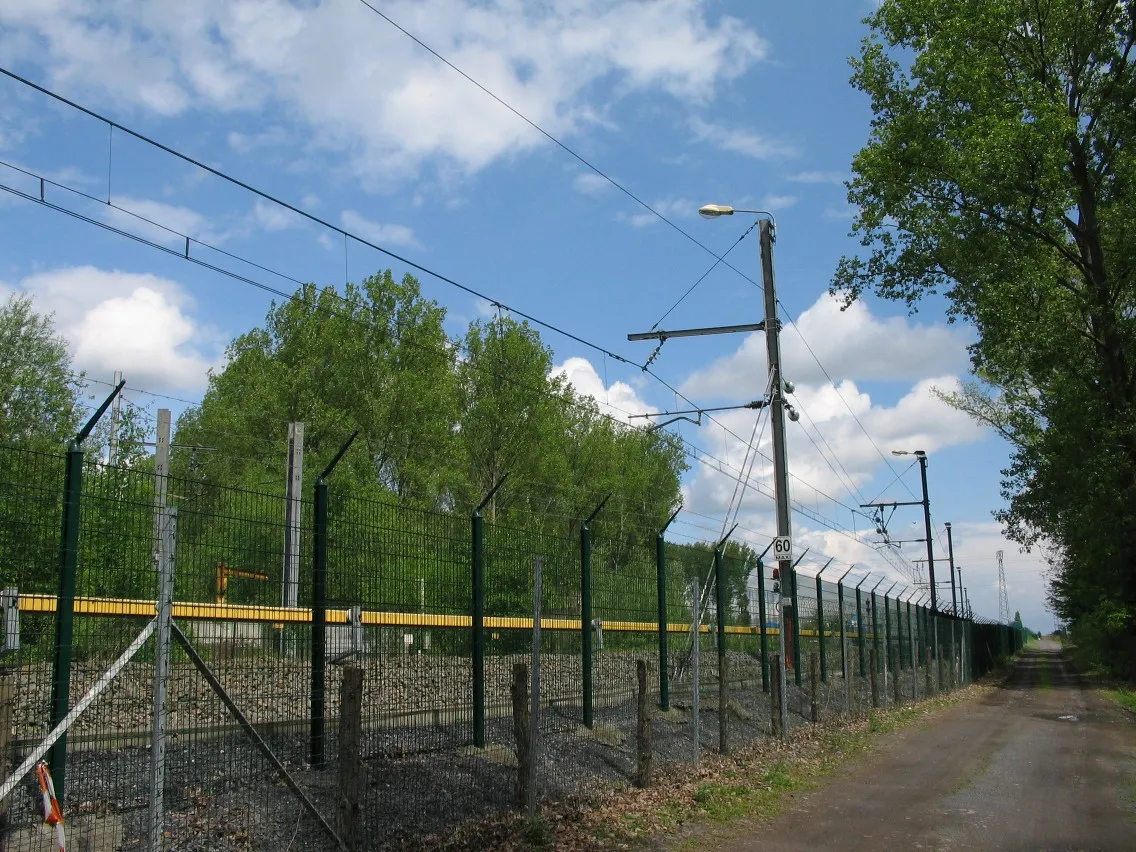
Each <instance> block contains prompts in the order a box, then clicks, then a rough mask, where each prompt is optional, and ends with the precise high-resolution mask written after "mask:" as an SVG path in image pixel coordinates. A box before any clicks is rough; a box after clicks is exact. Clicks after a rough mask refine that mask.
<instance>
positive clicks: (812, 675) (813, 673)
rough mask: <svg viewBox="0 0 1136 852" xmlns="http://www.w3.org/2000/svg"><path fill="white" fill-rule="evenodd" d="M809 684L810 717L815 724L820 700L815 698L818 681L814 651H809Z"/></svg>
mask: <svg viewBox="0 0 1136 852" xmlns="http://www.w3.org/2000/svg"><path fill="white" fill-rule="evenodd" d="M809 685H810V686H811V687H812V706H811V708H810V709H811V710H812V719H813V724H814V725H815V724H816V723H817V722H819V721H820V702H819V701H818V700H817V699H818V695H817V692H818V690H819V689H820V687H819V681H818V680H817V655H816V651H810V652H809Z"/></svg>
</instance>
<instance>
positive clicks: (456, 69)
mask: <svg viewBox="0 0 1136 852" xmlns="http://www.w3.org/2000/svg"><path fill="white" fill-rule="evenodd" d="M359 2H360V3H362V4H363V5H364V6H366V7H367V8H368V9H370V10H371V11H372V12H374V13H375V14H376V15H378V16H379V17H380V18H382V19H383V20H384V21H386V22H387V23H388V24H390V25H391V26H392V27H394V28H395V29H396V30H398V31H399V32H400V33H402V34H403V35H404V36H406V37H407V38H409V39H410V40H411V41H413V42H414V43H415V44H417V45H418V46H419V47H421V48H422V49H423V50H425V51H426V52H427V53H429V54H430V55H431V56H433V57H434V58H435V59H437V60H438V61H439V62H441V63H443V64H444V65H446V66H447V67H449V68H450V69H452V70H453V71H454V72H456V73H457V74H459V75H461V76H462V77H463V78H465V79H466V80H467V81H469V82H470V83H472V84H473V85H474V86H476V87H477V88H478V89H480V90H481V91H482V92H484V93H485V94H486V95H488V96H489V97H490V98H492V99H493V100H495V101H496V102H497V103H499V104H500V105H501V106H503V107H504V108H505V109H507V110H508V111H509V112H511V113H512V114H513V115H515V116H517V118H519V119H521V121H523V122H525V123H526V124H527V125H529V126H530V127H531V128H533V129H534V130H535V131H537V132H538V133H540V134H541V135H542V136H544V137H545V138H546V139H548V140H549V141H550V142H552V143H553V144H554V145H556V146H557V147H558V148H560V149H561V150H562V151H564V152H565V153H566V154H568V155H569V156H571V157H572V158H573V159H575V160H576V161H577V162H579V163H580V164H581V165H583V166H585V167H586V168H588V169H589V170H591V171H592V172H593V173H594V174H596V175H597V176H599V177H600V178H602V179H603V180H605V181H607V182H608V183H610V184H611V185H612V186H613V187H615V188H616V189H617V190H619V191H620V192H622V193H623V194H624V195H626V196H627V197H628V198H630V199H631V200H632V201H634V202H635V203H636V204H638V205H639V206H640V207H642V208H643V209H645V210H647V211H648V212H650V213H651V214H652V215H654V216H656V217H658V218H659V220H660V221H662V222H664V223H665V224H667V225H668V226H670V227H671V228H672V229H673V230H675V231H677V232H678V233H679V234H681V235H682V236H684V237H685V238H686V239H688V240H689V241H690V242H692V243H694V244H695V245H696V246H698V247H699V248H700V249H702V250H703V251H705V252H706V253H708V254H709V255H711V256H712V257H714V258H715V263H714V266H717V265H718V264H719V263H725V265H726V266H727V267H729V268H730V269H732V270H733V271H734V272H736V273H737V274H738V275H740V276H742V277H743V278H745V279H746V280H747V281H749V282H750V283H751V284H754V285H755V286H756V285H757V282H756V281H754V280H753V279H752V278H750V277H749V276H748V275H746V274H745V273H744V272H742V271H741V270H740V269H738V268H736V267H735V266H733V265H731V264H730V263H727V262H726V260H725V257H726V254H729V251H727V252H726V254H723V255H718V254H717V253H716V252H714V251H713V249H711V248H709V247H708V246H706V245H705V244H703V243H702V242H700V241H699V240H698V239H697V238H695V237H694V236H693V235H692V234H691V233H689V232H688V231H686V230H684V229H683V228H681V227H679V226H678V225H677V224H675V223H674V222H673V221H671V220H670V219H669V218H667V217H666V216H664V215H663V214H662V213H660V212H659V211H658V210H656V209H655V208H654V207H652V206H651V205H650V204H648V203H647V202H646V201H644V200H643V199H642V198H640V197H639V196H638V195H636V194H635V193H633V192H632V191H631V190H629V189H628V188H627V187H625V186H624V185H623V184H621V183H620V182H619V181H617V180H615V179H614V178H613V177H611V176H610V175H608V174H607V173H606V172H604V171H603V170H602V169H600V168H599V167H598V166H596V165H594V164H593V163H592V162H591V161H589V160H587V159H585V158H584V157H583V156H582V155H581V154H579V153H577V152H576V151H574V150H573V149H572V148H570V147H569V146H568V145H566V144H565V143H564V142H562V141H560V140H559V139H557V138H556V137H555V136H553V135H552V134H551V133H549V132H548V131H547V130H545V129H544V128H543V127H541V126H540V125H539V124H537V123H536V122H535V121H533V120H532V119H530V118H529V117H528V116H526V115H525V114H524V113H522V112H521V111H520V110H518V109H517V108H516V107H514V106H513V105H512V104H510V103H509V102H508V101H506V100H505V99H504V98H502V97H500V96H499V95H497V94H496V93H494V92H493V91H492V90H490V89H489V88H488V87H487V86H485V85H484V84H482V83H480V82H478V81H477V80H476V79H474V78H473V77H471V76H470V75H469V74H467V73H466V72H465V71H463V70H462V69H461V68H459V67H458V66H457V65H455V64H454V63H453V62H451V61H450V60H449V59H447V58H446V57H445V56H443V55H442V54H440V53H439V52H438V51H436V50H435V49H434V48H432V47H431V46H430V45H428V44H426V43H425V42H424V41H422V40H421V39H420V38H418V36H416V35H414V33H412V32H410V31H409V30H407V29H406V28H404V27H403V26H402V25H401V24H399V23H398V22H397V21H395V20H393V19H392V18H391V17H390V16H389V15H387V14H385V13H384V12H382V11H380V10H379V9H378V8H376V7H375V6H373V5H371V3H369V2H368V0H359ZM734 245H735V246H736V245H737V243H735V244H734ZM732 250H733V247H732V246H731V251H732ZM713 268H714V267H711V269H713ZM706 274H707V275H708V274H709V271H708V272H707V273H706ZM705 277H706V276H705V275H704V276H703V278H705ZM699 281H701V279H699ZM695 286H698V285H697V283H696V284H695ZM691 289H694V288H693V287H692V288H691ZM688 292H689V291H688ZM683 298H686V297H685V295H684V296H683ZM679 301H682V300H681V299H680V300H679ZM668 313H669V312H668ZM664 316H665V315H664ZM660 322H662V320H660Z"/></svg>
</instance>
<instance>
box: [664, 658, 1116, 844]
mask: <svg viewBox="0 0 1136 852" xmlns="http://www.w3.org/2000/svg"><path fill="white" fill-rule="evenodd" d="M730 834H732V835H733V836H732V837H730V838H723V837H722V835H721V834H718V833H716V835H717V836H716V837H715V838H714V841H713V842H712V843H711V844H699V845H698V846H697V847H695V848H699V849H710V848H713V849H721V850H725V852H756V850H786V852H795V851H796V850H800V851H801V852H804V850H826V849H833V850H841V852H859V850H865V851H866V850H872V852H876V851H877V850H879V849H925V850H964V849H981V850H995V849H1002V850H1023V852H1024V850H1054V852H1056V850H1086V852H1087V850H1109V852H1111V850H1117V852H1120V850H1133V849H1136V724H1134V722H1133V720H1132V718H1131V717H1130V716H1128V715H1127V714H1126V713H1125V712H1124V711H1122V710H1121V709H1120V708H1118V707H1116V706H1115V705H1113V704H1112V703H1111V702H1109V701H1107V700H1106V699H1104V698H1102V697H1100V696H1098V695H1097V694H1095V693H1094V692H1092V691H1091V690H1090V689H1088V688H1087V687H1086V684H1085V683H1084V682H1083V680H1082V679H1081V678H1080V676H1078V675H1077V673H1076V672H1075V671H1074V670H1073V668H1072V666H1071V665H1069V664H1068V663H1067V661H1066V660H1065V658H1064V657H1063V656H1062V653H1061V651H1060V648H1059V647H1058V646H1056V645H1053V644H1052V643H1050V644H1044V643H1043V645H1042V647H1041V649H1040V650H1037V651H1032V652H1027V653H1025V654H1023V655H1022V656H1021V658H1020V659H1019V662H1018V664H1017V667H1016V669H1015V670H1014V672H1013V673H1012V674H1011V676H1010V677H1009V678H1008V679H1007V680H1006V682H1005V683H1004V684H1003V685H1002V687H1001V688H1000V689H996V690H993V691H992V692H991V693H989V694H988V695H986V696H985V697H983V698H980V699H976V700H973V701H967V702H964V703H962V704H959V705H956V706H954V707H952V708H950V709H948V710H946V711H944V712H943V713H942V714H940V715H936V717H935V718H934V720H933V721H931V722H929V723H928V724H926V725H924V726H921V727H916V728H908V729H906V730H901V731H898V732H896V733H894V734H892V735H889V736H888V737H886V738H885V739H884V740H882V741H881V742H880V744H879V746H878V747H876V748H874V749H873V752H872V753H871V754H870V755H869V756H866V757H865V758H863V759H862V760H859V761H856V762H855V763H853V764H850V765H849V767H848V769H847V771H846V772H845V773H844V774H843V775H842V776H839V777H837V778H834V779H831V780H829V781H826V782H824V783H823V784H822V785H821V786H820V787H818V788H817V789H815V790H812V791H810V792H807V793H801V794H797V795H796V797H795V798H794V799H793V801H792V802H791V803H790V804H789V807H788V809H787V810H785V811H783V812H782V813H781V814H780V815H779V816H778V817H777V818H775V819H774V820H772V821H770V822H766V823H762V824H759V825H739V826H738V827H737V830H736V831H731V832H730ZM688 844H689V841H688ZM685 848H692V847H691V846H690V845H686V846H685Z"/></svg>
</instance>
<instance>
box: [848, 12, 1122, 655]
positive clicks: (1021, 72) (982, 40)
mask: <svg viewBox="0 0 1136 852" xmlns="http://www.w3.org/2000/svg"><path fill="white" fill-rule="evenodd" d="M868 24H869V26H870V28H871V34H870V35H869V37H868V38H867V39H865V41H864V43H863V46H862V49H861V53H860V56H859V57H858V58H857V59H855V60H854V62H853V67H854V74H853V78H852V82H853V84H854V85H855V86H856V87H857V88H859V89H860V90H862V91H863V92H865V93H866V94H867V95H868V96H869V97H870V98H871V103H872V109H873V112H874V120H873V123H872V129H871V134H870V137H869V140H868V143H867V145H866V146H865V147H864V148H863V149H862V150H861V151H860V152H859V154H857V156H856V158H855V160H854V164H853V169H854V177H853V179H852V181H851V182H850V184H849V200H850V201H851V202H852V203H853V204H855V205H856V206H857V207H858V208H859V214H858V216H857V218H856V220H855V223H854V226H853V227H854V232H855V233H856V234H858V235H859V236H860V238H861V240H862V243H863V245H864V247H865V249H866V252H865V254H864V255H863V256H858V257H851V258H845V259H844V260H843V261H842V262H841V264H840V267H839V269H838V271H837V275H836V279H835V282H834V285H833V286H834V290H835V291H836V292H838V293H841V294H843V295H844V296H845V298H847V299H849V300H851V299H855V298H858V297H859V296H860V295H861V294H863V293H866V292H874V293H875V294H877V295H879V296H882V297H884V298H888V299H895V300H900V301H903V302H905V303H906V304H908V305H909V306H910V307H912V308H913V309H914V308H915V307H916V305H917V304H918V303H919V302H920V301H921V300H922V299H925V298H926V297H928V296H930V295H932V294H940V295H942V296H945V297H946V299H947V302H948V311H949V314H950V316H951V317H952V318H957V319H964V320H967V321H969V322H971V323H973V324H974V326H975V327H976V329H977V330H978V335H979V336H978V340H977V341H976V342H975V343H974V344H973V345H972V346H971V347H970V354H971V360H972V367H973V370H974V373H975V375H976V377H977V379H978V380H979V381H978V382H977V383H975V384H972V385H970V386H968V387H967V388H965V389H964V391H963V393H961V394H957V395H953V396H951V397H949V399H950V401H951V402H953V403H954V404H956V405H958V406H959V407H960V408H962V409H963V410H965V411H968V412H969V413H971V414H972V415H973V416H974V417H976V418H977V419H979V420H980V421H982V422H984V423H987V424H989V425H990V426H992V427H993V428H995V429H996V430H997V431H998V432H999V433H1000V434H1001V435H1002V436H1003V437H1005V438H1006V439H1007V440H1009V441H1010V442H1011V443H1012V445H1013V447H1014V451H1013V456H1012V459H1011V463H1010V466H1009V467H1008V468H1007V469H1006V470H1005V471H1004V472H1003V475H1004V476H1003V493H1004V496H1005V497H1006V499H1007V500H1008V507H1007V508H1006V509H1005V510H1003V511H1001V512H999V513H997V517H998V518H999V519H1000V520H1001V521H1002V522H1003V523H1004V524H1005V526H1006V529H1007V532H1008V534H1009V535H1011V536H1012V537H1013V538H1015V539H1016V540H1018V541H1019V542H1021V543H1022V544H1023V545H1026V546H1033V545H1038V544H1043V545H1046V546H1048V547H1049V548H1051V549H1052V552H1053V553H1054V558H1053V560H1052V564H1053V573H1052V578H1051V603H1052V604H1053V606H1054V608H1055V610H1056V611H1057V612H1058V614H1059V615H1060V616H1061V617H1062V618H1065V619H1067V620H1070V621H1072V622H1074V623H1079V622H1084V623H1085V625H1086V627H1087V628H1088V631H1089V633H1090V634H1091V635H1092V636H1093V641H1094V642H1097V641H1099V642H1101V643H1102V644H1101V645H1100V647H1101V648H1102V649H1103V648H1105V647H1108V648H1109V649H1110V652H1116V653H1125V654H1128V653H1130V652H1131V649H1130V648H1129V647H1128V646H1129V645H1130V644H1131V642H1130V640H1131V639H1136V620H1134V619H1133V617H1132V614H1133V613H1134V612H1136V608H1134V607H1133V604H1136V570H1133V569H1134V567H1136V499H1134V498H1136V475H1134V474H1136V374H1134V369H1136V310H1134V309H1136V281H1134V279H1133V269H1134V262H1136V227H1134V225H1136V192H1134V191H1133V190H1134V188H1136V187H1134V183H1133V182H1134V179H1136V153H1134V152H1136V147H1134V146H1133V142H1134V141H1136V140H1134V139H1133V137H1134V136H1136V125H1134V124H1133V123H1132V120H1131V116H1132V103H1133V102H1134V99H1136V70H1134V68H1133V66H1132V64H1131V62H1130V58H1131V57H1130V53H1131V49H1132V47H1133V45H1134V42H1136V17H1134V6H1133V3H1132V2H1131V0H1128V2H1120V3H1118V2H1115V1H1114V0H1107V2H1106V0H1091V2H1080V0H1053V2H1048V3H1044V4H1026V3H1021V2H1016V0H934V2H932V0H885V2H883V3H882V4H881V5H880V7H879V9H878V10H877V11H876V12H875V13H874V14H873V15H872V16H871V17H870V18H869V19H868ZM1106 639H1107V641H1106Z"/></svg>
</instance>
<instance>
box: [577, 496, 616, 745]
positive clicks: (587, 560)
mask: <svg viewBox="0 0 1136 852" xmlns="http://www.w3.org/2000/svg"><path fill="white" fill-rule="evenodd" d="M610 498H611V495H610V494H608V495H607V497H604V498H603V502H602V503H600V504H599V505H598V506H596V510H595V511H594V512H592V514H590V515H588V517H587V520H584V521H582V522H581V523H580V639H581V643H582V651H581V662H582V664H583V684H582V687H583V693H584V694H583V704H584V727H585V728H590V727H592V723H593V718H594V717H593V709H592V531H591V523H592V521H594V520H595V519H596V515H598V514H599V513H600V510H601V509H603V507H604V504H606V503H607V501H608V500H609V499H610Z"/></svg>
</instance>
